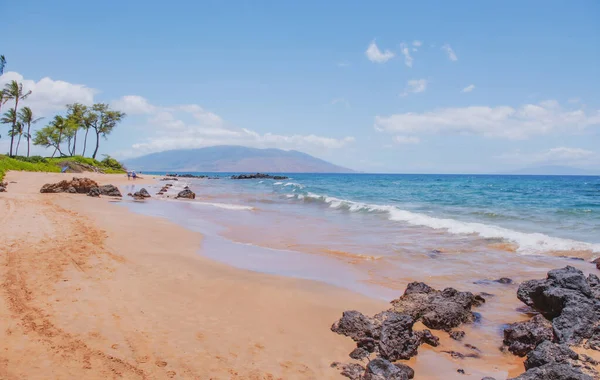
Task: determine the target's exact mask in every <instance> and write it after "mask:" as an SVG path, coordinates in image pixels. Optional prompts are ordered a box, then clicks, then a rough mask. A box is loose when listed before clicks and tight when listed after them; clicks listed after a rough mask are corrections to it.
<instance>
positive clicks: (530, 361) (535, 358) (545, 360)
mask: <svg viewBox="0 0 600 380" xmlns="http://www.w3.org/2000/svg"><path fill="white" fill-rule="evenodd" d="M578 359H579V355H578V354H577V353H576V352H575V351H573V350H571V349H570V348H569V347H568V346H567V345H560V344H556V343H552V342H550V341H544V342H542V343H540V344H539V345H538V346H537V347H536V348H535V349H534V350H533V351H531V352H529V353H528V354H527V360H525V369H531V368H536V367H541V366H543V365H546V364H549V363H569V362H570V361H572V360H578Z"/></svg>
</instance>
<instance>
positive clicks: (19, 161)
mask: <svg viewBox="0 0 600 380" xmlns="http://www.w3.org/2000/svg"><path fill="white" fill-rule="evenodd" d="M67 162H78V163H81V164H87V165H91V166H95V167H97V168H99V169H101V170H102V171H103V172H105V173H107V174H121V173H125V169H124V168H123V167H122V166H121V165H120V164H119V163H118V162H117V161H116V160H114V159H111V160H106V159H105V160H102V161H97V160H94V159H93V158H89V157H82V156H73V157H56V158H45V157H40V156H32V157H14V158H10V157H7V156H4V155H0V180H2V179H3V178H4V175H5V174H6V172H7V171H9V170H20V171H27V172H54V173H57V172H60V169H61V167H62V166H63V165H64V164H65V163H67Z"/></svg>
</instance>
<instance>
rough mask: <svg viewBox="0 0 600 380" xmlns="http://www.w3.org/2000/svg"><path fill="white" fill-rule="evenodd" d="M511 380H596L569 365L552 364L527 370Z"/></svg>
mask: <svg viewBox="0 0 600 380" xmlns="http://www.w3.org/2000/svg"><path fill="white" fill-rule="evenodd" d="M511 380H594V377H592V376H591V375H588V374H585V373H583V372H582V371H581V370H580V369H579V368H576V367H573V366H572V365H570V364H567V363H551V364H546V365H543V366H541V367H536V368H532V369H530V370H527V372H525V373H523V374H521V375H519V376H517V377H515V378H513V379H511Z"/></svg>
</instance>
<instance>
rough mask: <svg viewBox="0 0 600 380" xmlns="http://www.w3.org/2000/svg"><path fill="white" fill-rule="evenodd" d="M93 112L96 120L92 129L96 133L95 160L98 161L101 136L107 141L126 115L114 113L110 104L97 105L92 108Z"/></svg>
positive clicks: (118, 112) (93, 156) (119, 112)
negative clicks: (107, 137)
mask: <svg viewBox="0 0 600 380" xmlns="http://www.w3.org/2000/svg"><path fill="white" fill-rule="evenodd" d="M92 112H93V113H94V114H96V118H95V119H94V121H93V123H92V128H94V132H96V149H94V154H93V155H92V158H93V159H96V155H97V154H98V149H99V148H100V136H102V137H104V138H105V139H106V136H108V135H109V134H110V133H111V132H112V130H113V129H114V128H115V127H116V126H117V124H118V123H119V122H120V121H121V120H123V118H124V117H125V113H124V112H121V111H112V110H111V109H110V107H109V105H108V104H104V103H97V104H94V105H93V106H92Z"/></svg>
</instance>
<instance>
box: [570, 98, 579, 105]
mask: <svg viewBox="0 0 600 380" xmlns="http://www.w3.org/2000/svg"><path fill="white" fill-rule="evenodd" d="M580 101H581V99H579V98H571V99H569V100H568V102H569V103H571V104H575V103H579V102H580Z"/></svg>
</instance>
